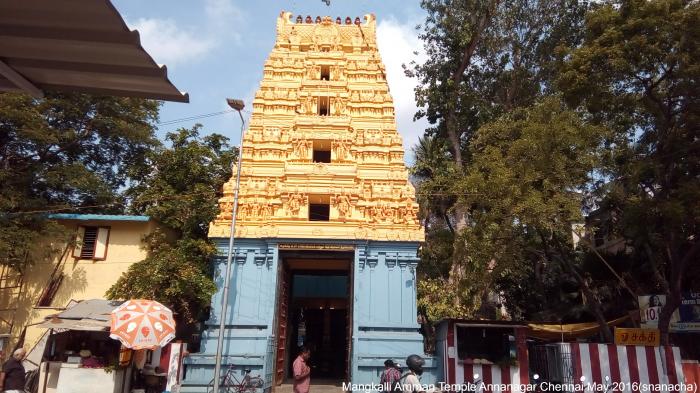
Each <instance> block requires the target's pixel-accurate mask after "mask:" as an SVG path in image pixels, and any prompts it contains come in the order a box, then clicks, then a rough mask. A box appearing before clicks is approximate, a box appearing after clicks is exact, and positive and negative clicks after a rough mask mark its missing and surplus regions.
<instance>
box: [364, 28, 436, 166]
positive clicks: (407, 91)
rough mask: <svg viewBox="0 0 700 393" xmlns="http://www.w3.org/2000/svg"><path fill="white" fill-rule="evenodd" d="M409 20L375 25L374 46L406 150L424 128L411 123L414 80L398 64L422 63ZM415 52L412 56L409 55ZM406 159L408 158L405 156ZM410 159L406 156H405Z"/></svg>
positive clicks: (418, 43) (416, 35) (426, 123)
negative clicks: (392, 101) (375, 43)
mask: <svg viewBox="0 0 700 393" xmlns="http://www.w3.org/2000/svg"><path fill="white" fill-rule="evenodd" d="M415 25H416V23H412V22H411V21H409V22H406V23H400V22H398V21H396V20H395V19H384V20H381V21H380V22H379V24H378V25H377V45H378V46H379V52H380V53H381V55H382V60H383V61H384V64H385V66H386V73H387V75H386V77H387V81H388V82H389V88H390V89H391V95H392V97H393V98H394V106H395V107H396V123H397V127H398V130H399V132H400V133H401V135H402V136H403V139H404V147H405V148H407V151H410V149H411V147H412V146H413V145H415V144H416V142H417V141H418V137H419V136H422V135H423V131H424V130H425V128H426V127H427V125H428V122H427V121H426V120H425V119H421V120H419V121H417V122H414V121H413V115H414V114H415V113H416V111H417V107H416V100H415V93H414V89H415V87H416V85H417V84H418V81H417V80H416V79H414V78H409V77H407V76H406V75H405V74H404V70H403V68H402V67H401V65H402V64H406V65H408V63H410V62H411V61H413V60H416V61H418V62H419V63H420V62H422V61H424V60H425V54H423V53H422V52H423V51H422V48H423V44H422V42H421V40H420V39H419V38H418V32H417V31H416V29H415ZM415 51H418V55H417V56H416V55H415V54H414V53H413V52H415ZM407 156H408V155H407ZM407 158H410V157H407Z"/></svg>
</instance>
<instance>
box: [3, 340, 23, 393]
mask: <svg viewBox="0 0 700 393" xmlns="http://www.w3.org/2000/svg"><path fill="white" fill-rule="evenodd" d="M25 356H27V351H25V350H24V348H19V349H17V350H16V351H15V352H14V353H13V354H12V357H11V358H10V359H9V360H8V361H6V362H5V364H4V365H3V366H2V373H0V391H2V392H5V393H24V383H25V379H24V373H25V371H24V366H23V365H22V360H24V357H25Z"/></svg>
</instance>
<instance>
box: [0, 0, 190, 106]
mask: <svg viewBox="0 0 700 393" xmlns="http://www.w3.org/2000/svg"><path fill="white" fill-rule="evenodd" d="M44 89H55V90H61V91H77V92H85V93H92V94H105V95H115V96H127V97H142V98H151V99H159V100H166V101H177V102H189V96H188V95H187V94H186V93H181V92H180V91H178V89H177V88H176V87H175V86H174V85H173V84H172V83H171V82H170V81H169V80H168V75H167V69H166V67H165V66H159V65H157V64H156V63H155V62H154V61H153V59H152V58H151V56H150V55H149V54H148V53H147V52H146V51H145V50H144V49H143V48H142V47H141V41H140V38H139V33H138V31H135V30H134V31H131V30H129V28H128V27H127V26H126V23H124V20H123V19H122V17H121V15H120V14H119V12H118V11H117V10H116V8H114V6H113V5H112V3H111V2H110V1H109V0H61V1H56V0H25V1H17V0H0V91H23V92H27V93H30V94H32V95H34V96H35V97H40V96H42V94H43V92H42V90H44Z"/></svg>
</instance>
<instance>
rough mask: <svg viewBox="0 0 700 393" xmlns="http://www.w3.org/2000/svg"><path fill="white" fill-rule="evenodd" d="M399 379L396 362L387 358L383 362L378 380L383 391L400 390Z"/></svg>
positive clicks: (399, 373)
mask: <svg viewBox="0 0 700 393" xmlns="http://www.w3.org/2000/svg"><path fill="white" fill-rule="evenodd" d="M400 380H401V371H399V369H398V367H397V366H396V363H394V361H393V360H391V359H387V360H386V361H385V362H384V372H383V373H382V377H381V379H380V380H379V383H380V384H381V385H382V388H383V390H384V391H385V392H397V391H400V390H401V386H400V385H399V381H400Z"/></svg>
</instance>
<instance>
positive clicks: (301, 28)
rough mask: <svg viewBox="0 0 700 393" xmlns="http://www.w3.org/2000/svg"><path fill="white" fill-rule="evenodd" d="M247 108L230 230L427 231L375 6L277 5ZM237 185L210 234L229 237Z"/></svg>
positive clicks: (283, 233) (252, 234)
mask: <svg viewBox="0 0 700 393" xmlns="http://www.w3.org/2000/svg"><path fill="white" fill-rule="evenodd" d="M252 107H253V112H252V115H251V118H250V124H249V126H248V129H247V131H246V134H245V138H244V142H243V153H242V154H243V163H242V169H241V190H240V195H239V206H238V212H237V227H236V234H235V235H236V237H241V238H263V237H276V238H317V239H321V238H323V239H370V240H404V241H422V240H423V239H424V234H423V231H422V227H421V225H420V223H419V221H418V219H417V216H416V215H417V212H418V205H417V204H416V202H415V189H414V188H413V186H412V185H411V184H410V182H408V172H407V170H406V167H405V164H404V149H403V143H402V138H401V136H400V135H399V133H398V132H397V129H396V119H395V116H394V103H393V99H392V97H391V93H390V91H389V86H388V84H387V82H386V72H385V67H384V64H383V63H382V61H381V58H380V55H379V52H378V50H377V45H376V21H375V17H374V15H372V14H370V15H366V16H365V17H364V21H361V20H360V18H354V19H351V18H335V19H333V18H331V17H328V16H326V17H322V18H321V17H316V18H314V19H311V17H294V16H292V14H291V13H289V12H282V13H281V14H280V16H279V17H278V19H277V38H276V43H275V47H274V49H273V50H272V52H271V53H270V56H269V57H268V59H267V61H266V62H265V66H264V70H263V79H262V81H261V83H260V88H259V89H258V91H257V93H256V95H255V99H254V100H253V103H252ZM234 173H235V172H234ZM234 186H235V179H231V180H230V181H229V182H227V183H226V184H225V185H224V196H223V197H222V198H221V199H220V200H219V206H220V213H219V215H218V216H217V217H216V219H215V220H214V221H213V222H212V223H211V224H210V229H209V236H210V237H228V236H229V226H230V220H231V215H232V208H233V192H234V189H233V188H234ZM318 209H320V210H318ZM319 211H320V212H321V214H320V216H319V213H318V212H319ZM326 211H327V213H326ZM314 215H316V216H314ZM319 217H320V220H319ZM311 218H314V219H316V220H312V219H311Z"/></svg>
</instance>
